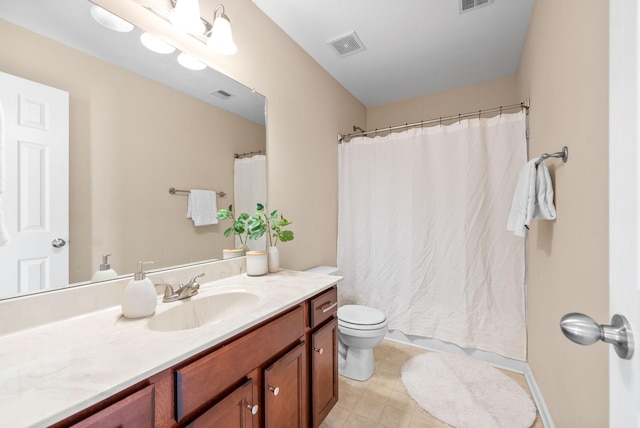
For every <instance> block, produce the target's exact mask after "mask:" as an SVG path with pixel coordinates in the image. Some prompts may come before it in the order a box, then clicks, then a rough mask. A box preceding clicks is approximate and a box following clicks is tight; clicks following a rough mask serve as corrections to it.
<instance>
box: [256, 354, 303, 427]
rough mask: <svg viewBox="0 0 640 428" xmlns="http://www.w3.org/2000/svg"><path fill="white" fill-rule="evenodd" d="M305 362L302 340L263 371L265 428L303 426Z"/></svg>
mask: <svg viewBox="0 0 640 428" xmlns="http://www.w3.org/2000/svg"><path fill="white" fill-rule="evenodd" d="M306 379H307V364H306V352H305V344H304V343H301V344H299V345H298V346H296V347H295V348H294V349H293V350H291V351H289V352H288V353H287V354H285V355H284V356H283V357H281V358H280V359H278V360H277V361H276V362H275V363H273V364H272V365H271V366H269V367H267V368H266V369H265V371H264V396H265V399H264V419H265V420H264V422H265V423H264V425H265V428H290V427H291V428H293V427H299V428H306V426H307V422H306V421H307V410H306V409H307V404H306V403H307V396H306V392H305V391H306V388H307V381H306Z"/></svg>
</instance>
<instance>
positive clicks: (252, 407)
mask: <svg viewBox="0 0 640 428" xmlns="http://www.w3.org/2000/svg"><path fill="white" fill-rule="evenodd" d="M247 409H249V410H251V414H252V415H256V414H257V413H258V405H257V404H254V405H251V404H247Z"/></svg>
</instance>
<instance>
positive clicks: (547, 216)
mask: <svg viewBox="0 0 640 428" xmlns="http://www.w3.org/2000/svg"><path fill="white" fill-rule="evenodd" d="M533 218H537V219H541V220H554V219H555V218H556V207H555V205H553V183H552V182H551V177H550V176H549V168H547V165H546V164H545V163H544V161H542V162H540V164H539V165H538V169H537V172H536V209H535V212H534V213H533Z"/></svg>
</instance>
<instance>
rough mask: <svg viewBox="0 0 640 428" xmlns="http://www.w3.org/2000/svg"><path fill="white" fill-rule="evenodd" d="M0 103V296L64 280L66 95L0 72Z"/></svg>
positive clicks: (66, 254)
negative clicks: (3, 241) (0, 153)
mask: <svg viewBox="0 0 640 428" xmlns="http://www.w3.org/2000/svg"><path fill="white" fill-rule="evenodd" d="M0 104H1V106H2V110H3V112H4V117H3V119H4V120H3V121H2V123H3V125H4V129H3V131H4V132H3V134H4V149H5V150H4V151H5V153H4V154H5V156H4V162H3V163H2V164H0V167H3V168H4V169H5V171H4V173H5V188H4V193H3V194H2V195H1V197H2V201H3V203H2V210H3V213H4V219H5V226H6V229H7V231H8V234H9V242H8V244H7V245H5V246H2V247H0V297H3V296H7V295H14V294H16V293H24V292H29V291H35V290H39V289H44V288H51V287H59V286H62V285H65V284H68V282H69V246H68V245H67V241H68V235H69V172H68V171H69V94H68V93H67V92H64V91H61V90H59V89H55V88H51V87H49V86H45V85H41V84H39V83H36V82H31V81H29V80H25V79H22V78H19V77H16V76H12V75H10V74H6V73H2V72H0Z"/></svg>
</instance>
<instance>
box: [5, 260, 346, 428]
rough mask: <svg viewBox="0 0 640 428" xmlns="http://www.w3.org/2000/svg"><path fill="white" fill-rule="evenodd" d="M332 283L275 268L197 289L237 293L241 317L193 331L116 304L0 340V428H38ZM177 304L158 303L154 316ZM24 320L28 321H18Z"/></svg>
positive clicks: (322, 277)
mask: <svg viewBox="0 0 640 428" xmlns="http://www.w3.org/2000/svg"><path fill="white" fill-rule="evenodd" d="M339 279H340V277H337V276H330V275H322V274H315V273H307V272H295V271H286V270H282V271H280V272H278V273H275V274H268V275H265V276H261V277H249V276H247V275H246V274H241V275H235V276H230V277H227V278H224V279H220V280H217V281H213V282H209V283H201V287H200V292H199V294H198V296H195V297H193V298H192V299H197V298H199V297H206V295H207V294H215V293H217V292H221V291H225V290H243V291H246V292H250V293H253V294H256V295H257V296H259V298H260V302H259V303H258V305H257V307H255V308H253V309H252V310H251V311H250V313H249V314H243V315H238V316H234V317H231V318H228V319H224V320H222V321H219V322H216V323H213V324H209V325H204V326H202V327H199V328H195V329H189V330H181V331H174V332H157V331H153V330H151V329H149V328H148V327H147V322H148V318H143V319H139V320H126V319H123V318H122V315H121V314H122V313H121V309H120V307H119V306H115V307H110V308H106V309H103V310H99V311H96V312H91V313H88V314H85V315H81V316H77V317H73V318H69V319H65V320H61V321H57V322H52V323H48V324H44V325H41V326H38V327H34V328H30V329H26V330H22V331H18V332H14V333H10V334H6V335H3V336H0V426H2V427H28V426H46V425H50V424H52V423H54V422H57V421H59V420H62V419H64V418H66V417H67V416H70V415H72V414H74V413H76V412H78V411H80V410H82V409H84V408H86V407H89V406H91V405H92V404H95V403H98V402H100V401H101V400H103V399H105V398H107V397H109V396H111V395H113V394H115V393H116V392H119V391H121V390H123V389H125V388H127V387H129V386H131V385H134V384H135V383H137V382H139V381H141V380H143V379H146V378H148V377H149V376H151V375H153V374H155V373H158V372H160V371H162V370H164V369H166V368H168V367H171V366H172V365H174V364H176V363H178V362H180V361H182V360H184V359H186V358H188V357H190V356H192V355H195V354H197V353H198V352H200V351H202V350H204V349H207V348H209V347H211V346H214V345H216V344H218V343H220V342H222V341H224V340H226V339H228V338H230V337H232V336H234V335H236V334H238V333H240V332H242V331H243V330H245V329H247V328H249V327H252V326H254V325H256V324H258V323H260V322H262V321H264V320H266V319H268V318H270V317H272V316H274V315H276V314H278V313H279V312H281V311H282V310H284V309H286V308H289V307H291V306H294V305H296V304H298V303H300V302H302V301H304V300H306V299H308V298H309V297H311V296H313V295H315V294H318V293H319V292H321V291H322V290H324V289H327V288H329V287H330V286H331V285H332V284H335V283H336V282H337V281H338V280H339ZM181 303H182V302H181V301H178V302H173V303H163V302H162V300H161V298H160V299H159V301H158V307H157V309H156V314H159V313H162V312H164V311H166V310H167V309H170V308H172V307H174V306H175V305H180V304H181ZM26 316H28V315H26Z"/></svg>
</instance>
